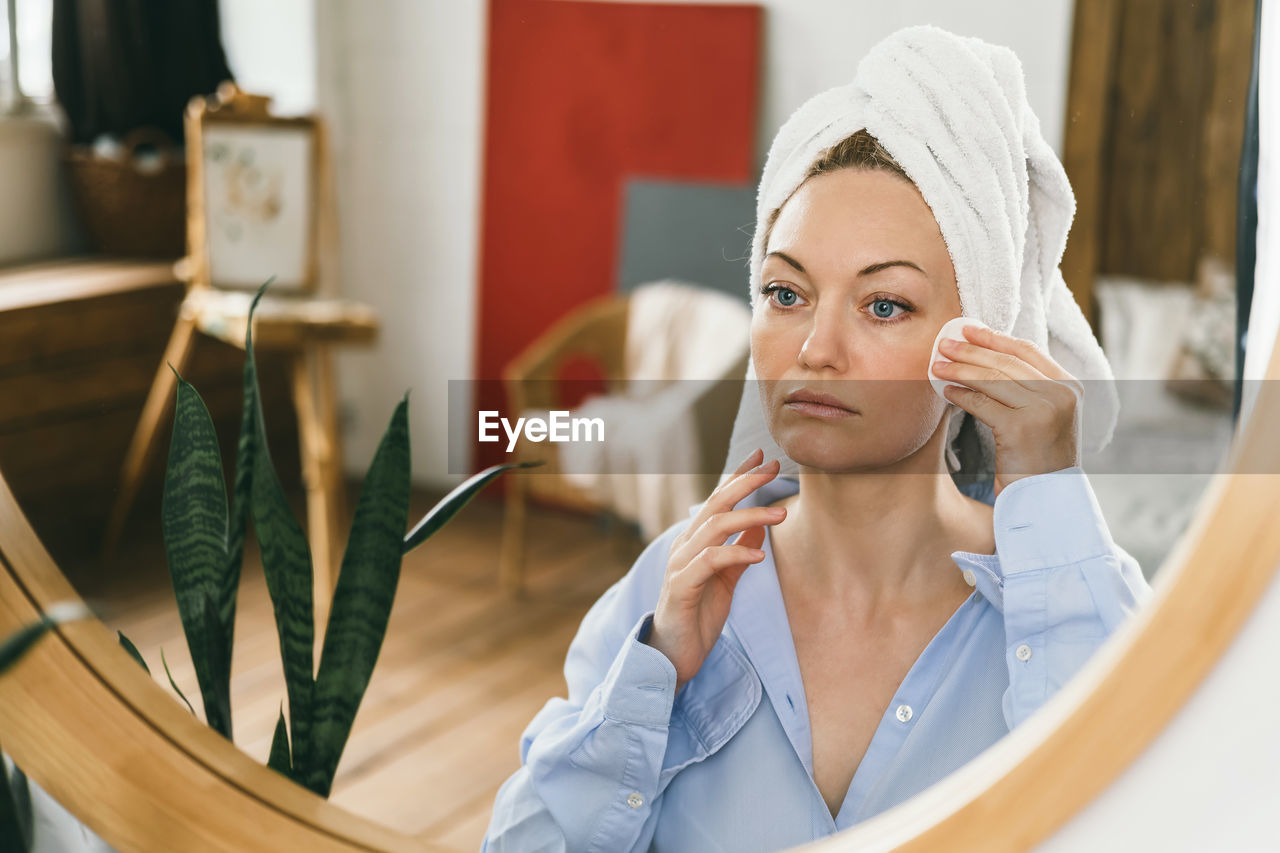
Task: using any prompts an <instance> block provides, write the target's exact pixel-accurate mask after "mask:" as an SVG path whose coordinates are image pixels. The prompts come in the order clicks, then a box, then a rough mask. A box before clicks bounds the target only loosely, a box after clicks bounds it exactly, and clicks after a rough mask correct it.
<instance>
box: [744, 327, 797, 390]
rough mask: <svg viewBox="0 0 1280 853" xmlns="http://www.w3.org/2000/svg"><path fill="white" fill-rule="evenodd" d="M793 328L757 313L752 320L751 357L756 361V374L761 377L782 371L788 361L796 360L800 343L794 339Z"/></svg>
mask: <svg viewBox="0 0 1280 853" xmlns="http://www.w3.org/2000/svg"><path fill="white" fill-rule="evenodd" d="M793 337H794V334H793V330H790V329H788V327H787V326H786V325H784V324H781V323H777V322H771V321H770V319H769V318H768V317H765V316H763V315H762V314H760V313H757V314H756V315H755V316H754V317H753V318H752V320H751V357H752V359H753V360H754V361H755V365H756V376H758V377H760V378H761V379H763V378H765V377H767V376H770V375H773V374H777V373H781V372H782V371H783V370H784V369H785V368H786V365H787V363H788V360H794V358H795V352H796V351H797V350H798V347H799V346H800V344H803V343H804V339H803V337H801V339H800V343H799V344H797V343H795V342H793V341H792V338H793Z"/></svg>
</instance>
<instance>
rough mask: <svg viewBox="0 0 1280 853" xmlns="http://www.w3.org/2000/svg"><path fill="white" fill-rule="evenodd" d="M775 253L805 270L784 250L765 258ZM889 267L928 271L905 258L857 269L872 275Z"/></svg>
mask: <svg viewBox="0 0 1280 853" xmlns="http://www.w3.org/2000/svg"><path fill="white" fill-rule="evenodd" d="M775 255H776V256H777V257H779V258H782V259H783V260H784V261H786V262H787V263H789V264H791V266H793V267H795V268H796V271H797V272H804V271H805V269H804V267H802V266H800V262H799V261H797V260H796V259H795V258H793V257H791V256H790V255H788V254H786V253H784V252H770V253H769V254H767V255H765V259H766V260H767V259H768V258H771V257H774V256H775ZM889 267H910V268H911V269H913V270H916V271H917V272H919V273H920V274H921V275H924V276H926V277H927V276H928V273H926V272H925V271H924V270H922V269H920V267H918V266H917V265H915V264H913V263H911V261H905V260H894V261H879V262H877V263H874V264H871V265H870V266H868V267H864V268H863V269H861V270H859V271H858V275H860V276H861V275H873V274H874V273H878V272H880V271H881V270H886V269H888V268H889ZM805 274H806V275H808V273H805Z"/></svg>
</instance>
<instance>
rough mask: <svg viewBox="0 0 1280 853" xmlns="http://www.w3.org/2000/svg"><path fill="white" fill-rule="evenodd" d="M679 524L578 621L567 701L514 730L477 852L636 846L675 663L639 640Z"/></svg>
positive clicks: (647, 833) (568, 852) (654, 782)
mask: <svg viewBox="0 0 1280 853" xmlns="http://www.w3.org/2000/svg"><path fill="white" fill-rule="evenodd" d="M684 524H687V522H681V523H680V524H678V525H676V526H673V527H672V528H669V529H668V530H667V532H666V533H664V534H663V535H661V536H659V537H658V538H657V539H655V540H654V541H653V542H652V543H650V545H649V546H648V547H647V548H646V549H645V551H644V552H643V553H642V554H641V555H640V556H639V557H638V558H637V560H636V564H635V565H634V566H633V567H632V569H631V570H630V571H629V572H628V573H627V575H626V576H625V577H623V578H622V579H621V580H619V581H618V582H617V583H615V584H614V585H613V586H612V587H610V588H609V589H608V590H607V591H606V592H605V593H604V595H603V596H601V597H600V599H598V600H597V601H596V602H595V604H593V605H592V607H591V609H590V610H589V611H588V612H587V615H586V616H585V617H584V618H583V621H582V624H581V626H580V627H579V629H578V632H577V634H576V636H575V637H574V639H573V642H572V643H571V644H570V646H569V651H568V654H567V656H566V658H565V665H564V674H565V681H566V683H567V685H568V688H569V690H568V692H569V697H568V698H567V699H565V698H562V697H554V698H552V699H550V700H549V701H548V702H547V703H546V704H545V705H544V706H543V708H542V710H541V711H539V712H538V714H537V715H536V716H535V717H534V718H533V720H532V722H530V723H529V725H528V726H527V727H526V728H525V731H524V733H523V735H522V736H521V738H520V763H521V767H520V769H519V770H517V771H516V772H515V773H514V774H513V775H512V776H510V777H509V778H508V779H507V780H506V782H504V783H503V785H502V787H501V788H500V789H499V790H498V794H497V798H496V800H495V803H494V809H493V815H492V816H491V818H490V823H489V828H488V831H487V833H486V835H485V839H484V842H483V844H482V846H481V848H480V849H481V851H495V853H496V851H534V850H537V851H565V853H580V851H605V853H624V851H632V850H635V851H642V850H645V849H646V848H647V847H648V845H649V843H650V841H651V837H652V835H653V832H654V827H655V825H656V822H655V821H654V820H650V818H651V816H653V810H654V809H655V808H657V804H656V803H655V800H657V799H658V794H659V790H658V788H659V777H660V774H661V771H662V768H663V759H664V754H665V753H666V751H667V734H668V727H669V724H670V720H671V712H672V705H673V703H674V701H675V695H676V670H675V666H674V665H673V664H672V663H671V661H670V660H668V659H667V656H666V655H664V654H663V653H662V652H660V651H659V650H658V649H656V648H653V647H652V646H649V645H646V644H645V642H644V640H645V639H646V638H647V637H648V634H649V630H650V628H651V627H652V622H653V614H654V605H655V603H656V601H657V597H658V593H659V591H660V589H661V581H662V578H663V576H664V575H665V572H666V562H667V557H668V555H669V553H670V548H671V544H672V540H673V539H674V538H675V536H676V535H677V533H678V530H679V528H680V526H681V525H684ZM655 579H656V585H655ZM637 614H638V615H637ZM686 687H687V685H684V686H682V688H681V692H682V693H683V692H684V691H685V688H686Z"/></svg>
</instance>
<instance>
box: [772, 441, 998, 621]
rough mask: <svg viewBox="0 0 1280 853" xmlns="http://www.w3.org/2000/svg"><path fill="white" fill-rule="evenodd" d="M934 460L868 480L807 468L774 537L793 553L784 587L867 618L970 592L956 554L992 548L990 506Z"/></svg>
mask: <svg viewBox="0 0 1280 853" xmlns="http://www.w3.org/2000/svg"><path fill="white" fill-rule="evenodd" d="M929 457H930V458H931V459H933V462H931V463H929V464H922V463H920V462H916V463H914V465H915V467H916V469H917V470H911V465H912V460H910V459H907V460H902V462H903V463H905V464H906V468H905V469H904V468H903V467H902V465H899V466H895V470H893V471H885V470H879V471H875V472H865V473H864V472H859V473H848V472H832V471H823V470H819V469H814V468H810V467H807V466H803V465H802V466H801V471H800V478H799V479H800V491H799V493H798V494H797V495H795V496H794V497H792V498H790V499H788V500H787V501H784V502H783V503H785V504H786V505H787V506H788V513H787V518H786V520H784V521H783V522H782V523H781V524H778V525H775V526H774V527H773V528H772V530H771V531H770V536H771V538H773V540H774V542H775V543H776V542H778V541H782V542H784V543H785V551H786V554H787V559H786V560H785V561H784V562H783V563H781V564H778V572H779V576H778V580H779V583H781V584H783V585H784V586H786V587H787V588H788V590H791V591H794V592H796V593H798V594H800V595H802V596H804V597H805V598H810V599H812V600H816V601H824V602H827V603H830V604H834V605H836V606H838V608H839V609H840V610H842V611H843V612H845V613H848V614H859V613H861V614H866V615H867V616H868V617H870V615H872V614H876V613H883V612H886V611H892V610H894V609H897V608H899V607H911V606H916V605H921V604H929V603H931V602H936V601H938V600H939V598H946V599H947V600H954V598H955V596H956V595H957V594H959V593H962V592H965V591H967V590H968V589H969V587H968V585H967V584H966V583H965V582H964V580H963V576H962V575H961V572H960V569H959V568H958V567H957V566H956V564H955V561H954V560H952V559H951V552H952V551H955V550H966V551H974V552H977V553H990V552H991V551H993V550H994V546H993V544H992V540H993V531H992V530H991V507H989V506H987V505H986V504H983V503H981V502H980V501H975V500H972V499H970V498H968V497H966V496H965V495H964V494H962V493H961V492H960V490H959V489H958V488H957V487H956V485H955V482H954V481H953V480H952V479H951V475H950V474H949V473H947V471H946V467H945V462H943V460H942V457H941V454H940V453H939V454H937V456H936V458H933V457H934V454H929ZM934 462H936V467H934V464H933V463H934ZM776 550H777V549H776V547H775V553H776Z"/></svg>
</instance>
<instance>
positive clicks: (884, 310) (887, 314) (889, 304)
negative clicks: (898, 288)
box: [871, 299, 905, 320]
mask: <svg viewBox="0 0 1280 853" xmlns="http://www.w3.org/2000/svg"><path fill="white" fill-rule="evenodd" d="M897 304H898V303H896V302H894V301H893V300H892V299H877V300H876V301H875V302H872V303H871V311H872V313H874V314H875V315H876V316H877V317H879V318H880V319H881V320H889V319H891V318H892V317H893V316H894V315H893V306H895V305H897ZM904 310H905V309H904Z"/></svg>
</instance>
